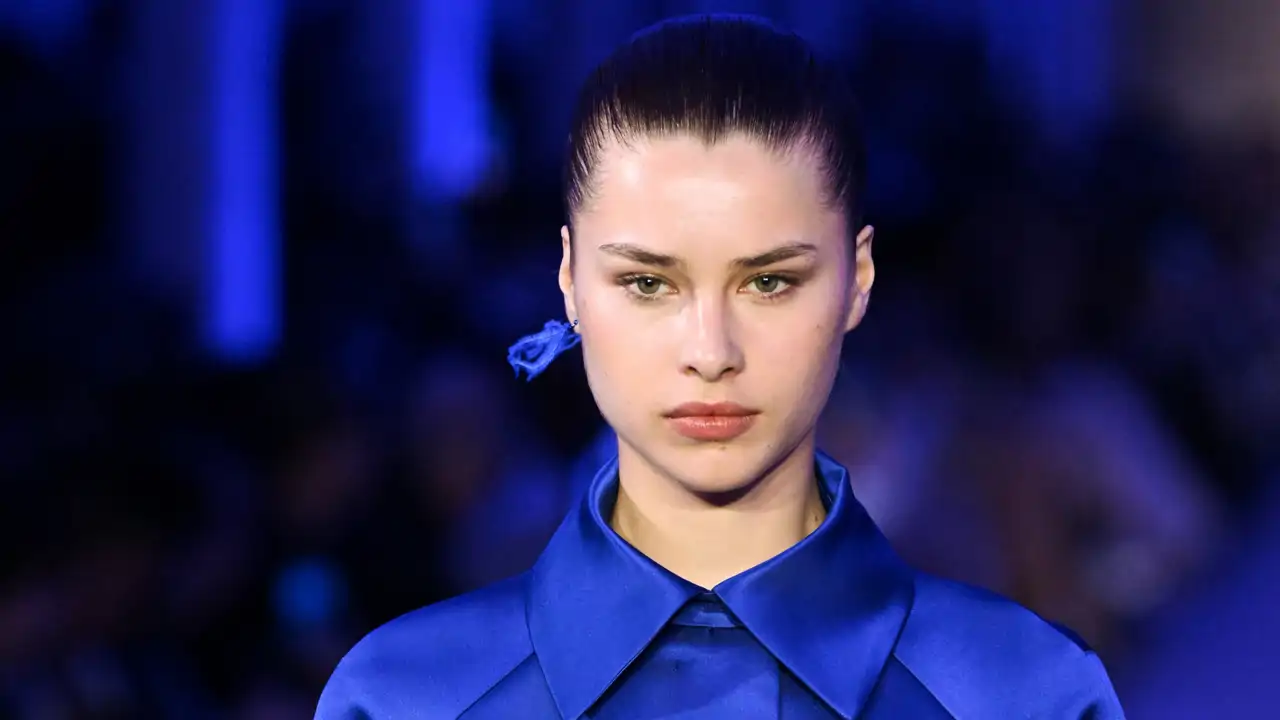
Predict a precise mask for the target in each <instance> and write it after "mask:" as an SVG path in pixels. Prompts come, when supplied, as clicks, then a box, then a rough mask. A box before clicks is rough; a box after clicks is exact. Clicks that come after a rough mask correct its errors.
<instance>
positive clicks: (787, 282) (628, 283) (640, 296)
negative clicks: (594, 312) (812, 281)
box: [617, 272, 800, 302]
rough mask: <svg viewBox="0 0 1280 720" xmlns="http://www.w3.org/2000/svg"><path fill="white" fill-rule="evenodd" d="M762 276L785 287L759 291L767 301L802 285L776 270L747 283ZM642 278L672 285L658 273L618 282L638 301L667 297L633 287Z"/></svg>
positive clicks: (792, 276)
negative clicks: (639, 290) (649, 293)
mask: <svg viewBox="0 0 1280 720" xmlns="http://www.w3.org/2000/svg"><path fill="white" fill-rule="evenodd" d="M762 278H772V279H774V280H777V281H779V282H781V283H782V284H783V287H782V288H781V289H780V290H776V291H774V292H771V293H759V292H758V293H756V296H757V297H759V298H760V299H761V300H764V301H765V302H777V301H778V300H781V299H782V298H784V297H786V296H787V295H790V294H791V292H792V291H793V290H795V289H796V288H798V287H800V278H797V277H795V276H794V275H788V274H786V273H776V272H773V273H761V274H759V275H756V276H754V277H752V278H751V279H749V280H747V282H746V285H751V284H754V283H756V282H758V281H759V280H761V279H762ZM641 280H653V281H655V282H659V283H662V284H663V285H666V286H668V287H670V285H671V284H670V283H668V282H667V281H666V280H663V279H662V278H660V277H658V276H657V275H650V274H647V273H629V274H627V275H622V276H619V277H618V279H617V283H618V285H619V286H620V287H622V288H623V289H624V290H626V292H627V294H628V295H630V296H631V298H632V299H634V300H636V301H638V302H657V301H659V300H661V299H662V298H664V297H666V294H665V293H654V294H652V295H647V294H645V293H641V292H637V291H636V290H634V289H632V286H633V285H635V284H636V283H638V282H640V281H641Z"/></svg>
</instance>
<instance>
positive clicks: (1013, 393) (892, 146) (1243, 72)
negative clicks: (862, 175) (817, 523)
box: [0, 0, 1280, 720]
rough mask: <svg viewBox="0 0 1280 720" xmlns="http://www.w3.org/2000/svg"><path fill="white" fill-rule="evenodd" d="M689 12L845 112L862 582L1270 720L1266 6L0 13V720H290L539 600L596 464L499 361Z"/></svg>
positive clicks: (688, 5) (578, 388)
mask: <svg viewBox="0 0 1280 720" xmlns="http://www.w3.org/2000/svg"><path fill="white" fill-rule="evenodd" d="M697 10H739V11H753V12H760V13H764V14H768V15H771V16H773V17H775V18H776V19H777V20H779V21H781V22H783V23H785V24H788V25H790V26H792V27H794V28H796V29H797V30H799V31H800V32H801V33H802V34H805V35H806V36H808V37H810V38H811V39H812V40H813V41H814V42H815V44H817V45H819V46H821V47H822V48H823V49H825V50H826V51H828V52H830V53H833V54H835V55H837V56H838V57H839V58H840V59H841V60H842V61H843V62H844V63H845V64H846V66H847V67H848V70H849V74H850V77H851V79H852V81H853V82H854V84H855V86H856V88H857V89H858V91H859V93H860V96H861V99H862V103H863V105H864V108H865V115H866V123H867V135H868V142H869V144H870V172H871V185H872V187H871V190H870V196H869V197H868V199H867V204H868V207H869V211H870V218H871V221H872V223H873V224H875V225H876V227H877V229H878V233H877V259H878V270H879V272H878V275H877V277H878V280H877V284H876V289H875V293H874V301H873V302H872V304H871V309H870V313H869V316H868V319H867V321H866V322H865V323H864V325H863V326H862V327H861V328H860V329H859V330H858V331H857V332H856V333H854V335H853V336H851V338H850V340H849V342H848V345H847V351H846V368H845V370H844V372H843V374H842V377H841V380H840V383H839V386H838V388H837V391H836V394H835V396H834V397H833V399H832V403H831V407H830V412H829V413H828V417H827V418H825V420H824V424H823V427H822V432H823V437H824V446H825V447H826V448H827V449H828V450H829V451H830V452H832V453H833V454H835V455H836V456H837V457H838V458H839V459H841V460H842V461H844V462H846V463H847V464H849V465H850V466H851V467H852V468H853V469H854V470H855V475H856V477H857V481H856V483H857V486H858V490H859V495H860V497H861V498H862V500H863V501H864V503H865V504H866V505H867V506H868V508H869V509H870V510H871V512H872V514H873V515H874V516H875V517H876V518H877V520H878V521H879V522H880V523H881V525H882V526H883V528H884V529H885V531H886V532H887V533H888V534H889V535H890V536H891V538H892V539H893V540H894V541H895V544H896V545H897V546H898V548H899V549H900V550H901V552H902V553H903V554H904V555H905V556H907V557H908V558H909V559H910V560H912V561H913V562H915V563H917V564H918V565H920V566H922V567H924V568H926V569H928V570H931V571H934V572H937V573H939V574H942V575H946V576H949V577H953V578H958V579H961V580H966V581H969V582H973V583H977V584H980V585H983V586H986V587H989V588H992V589H994V590H997V591H999V592H1002V593H1005V594H1007V595H1010V596H1012V597H1014V598H1015V599H1017V600H1019V601H1021V602H1023V603H1025V604H1027V605H1029V606H1031V607H1032V608H1033V609H1035V610H1037V611H1038V612H1040V613H1042V614H1043V615H1045V616H1046V617H1049V618H1051V619H1054V620H1058V621H1061V622H1065V623H1067V624H1068V625H1070V626H1072V627H1073V628H1075V629H1076V630H1077V631H1079V632H1080V633H1081V634H1082V635H1083V636H1084V637H1085V638H1086V639H1087V640H1088V641H1089V642H1090V643H1092V644H1093V645H1094V646H1095V647H1096V648H1097V649H1098V651H1099V652H1100V653H1101V654H1102V655H1103V657H1104V659H1105V660H1106V662H1107V664H1108V666H1109V668H1110V669H1111V672H1112V675H1113V677H1114V678H1115V680H1116V682H1117V685H1118V686H1119V688H1120V692H1121V697H1122V699H1123V700H1124V701H1125V703H1126V705H1127V706H1128V708H1129V711H1130V714H1131V716H1132V717H1134V718H1139V719H1141V718H1159V719H1160V720H1168V719H1169V718H1176V717H1188V718H1205V717H1211V716H1213V717H1233V718H1246V717H1268V715H1267V714H1266V713H1265V712H1264V708H1266V707H1267V706H1266V705H1265V704H1264V703H1265V700H1266V698H1267V696H1268V693H1270V692H1271V690H1272V689H1271V688H1269V687H1268V686H1267V683H1268V682H1269V678H1274V677H1275V667H1276V665H1277V663H1278V662H1280V657H1278V656H1277V655H1278V653H1277V651H1276V650H1275V649H1274V648H1275V647H1276V646H1278V645H1280V637H1278V636H1280V623H1277V621H1276V619H1275V618H1274V617H1272V615H1273V611H1272V608H1273V607H1274V606H1275V604H1276V602H1277V600H1280V538H1276V537H1275V535H1277V534H1280V531H1278V530H1277V529H1278V528H1280V523H1277V522H1276V521H1277V520H1280V503H1277V502H1276V501H1275V496H1276V490H1277V488H1275V479H1276V477H1277V470H1278V469H1280V467H1278V462H1277V461H1278V460H1280V452H1278V451H1280V447H1278V446H1277V444H1276V440H1277V438H1280V143H1277V138H1278V137H1280V132H1278V131H1280V84H1278V82H1277V77H1280V75H1277V74H1276V73H1275V72H1274V68H1276V67H1280V50H1278V49H1277V48H1280V45H1278V44H1277V43H1275V42H1274V38H1275V37H1278V36H1280V6H1278V5H1276V4H1275V3H1274V2H1263V1H1261V0H1231V1H1230V2H1210V1H1209V0H1176V1H1169V2H1155V1H1154V0H1147V1H1146V2H1137V1H1136V0H1129V1H1126V0H1057V1H1055V0H986V1H984V2H978V1H977V0H963V1H960V0H957V1H955V2H947V3H925V2H907V1H906V0H895V1H893V2H890V1H889V0H881V1H870V0H867V1H861V2H842V1H841V0H810V1H809V2H803V3H798V2H769V1H767V0H758V1H757V2H740V3H730V2H688V1H686V2H676V1H675V0H668V1H667V2H658V1H654V0H645V1H637V2H632V3H625V2H611V3H610V2H602V3H594V2H588V1H587V0H469V2H468V3H465V4H464V3H458V2H454V1H453V0H378V1H377V2H361V1H359V0H190V1H187V2H173V1H172V0H0V278H2V280H0V533H3V537H2V538H0V543H2V544H0V548H3V550H2V551H0V717H13V718H20V719H22V720H28V719H31V720H35V719H40V720H44V719H46V718H47V719H62V718H69V719H77V720H78V719H80V718H92V719H94V720H98V719H102V718H111V719H115V718H223V717H226V718H246V719H263V720H267V719H272V720H274V719H277V718H278V719H281V720H284V719H286V718H308V717H310V713H311V711H312V708H313V707H314V702H315V699H316V697H317V696H318V693H319V690H320V688H321V687H322V685H323V683H324V681H325V679H326V678H327V676H328V673H329V672H330V671H331V670H332V668H333V666H334V665H335V664H336V662H337V661H338V659H339V658H340V657H341V655H342V653H343V652H344V651H345V650H346V649H347V648H349V647H350V645H351V644H352V643H354V642H355V641H356V640H357V639H358V638H359V637H361V636H362V635H363V634H365V633H366V632H368V631H369V630H371V629H373V628H374V627H375V626H377V625H378V624H380V623H382V622H385V621H386V620H389V619H391V618H392V617H394V616H396V615H398V614H401V613H403V612H406V611H408V610H410V609H413V608H415V607H418V606H421V605H424V604H427V603H429V602H432V601H435V600H438V599H441V598H443V597H446V596H449V595H452V594H455V593H458V592H461V591H465V590H467V589H470V588H474V587H476V586H478V585H480V584H483V583H486V582H488V581H490V580H493V579H496V578H499V577H502V576H505V575H507V574H510V573H514V572H518V571H520V570H522V569H523V568H525V567H526V566H527V565H528V564H529V563H530V562H532V560H533V558H534V557H536V555H537V553H538V552H539V551H540V549H541V545H542V543H543V542H544V541H545V539H546V538H547V537H548V535H549V534H550V532H551V531H552V530H553V529H554V527H555V526H556V524H557V523H558V521H559V519H560V517H561V515H562V514H563V513H564V512H565V510H566V509H567V507H568V506H569V504H570V503H571V502H572V499H573V497H574V496H575V494H576V493H577V492H578V490H579V489H580V488H581V486H582V483H583V482H584V476H589V475H590V473H591V472H592V470H594V466H595V465H596V464H597V463H598V458H599V457H600V455H601V453H602V449H603V451H607V447H608V443H609V441H610V438H609V437H608V435H607V434H602V428H601V421H600V419H599V417H598V415H597V414H596V411H595V408H594V405H593V404H592V402H591V398H590V395H589V393H588V391H587V388H586V385H585V383H584V382H583V377H582V372H581V366H580V362H579V361H578V359H577V356H576V354H571V355H569V356H568V357H566V358H565V359H562V360H561V361H559V362H558V363H557V364H555V365H554V366H553V367H552V369H551V370H549V371H548V372H547V373H546V374H545V375H544V376H542V377H540V378H539V379H538V381H537V382H534V383H532V384H527V385H526V384H525V383H523V382H522V381H516V380H514V379H513V378H512V373H511V370H510V368H508V367H507V366H506V364H505V349H506V347H507V345H508V344H510V343H511V342H512V341H514V340H515V339H516V338H518V337H519V336H520V335H522V334H524V333H527V332H532V331H534V330H536V329H538V328H539V327H540V326H541V324H542V323H543V321H545V320H546V319H548V318H553V317H559V316H560V315H561V314H562V312H563V308H562V305H561V300H560V298H559V295H558V292H557V289H556V285H555V272H556V269H557V265H558V261H559V245H560V244H559V238H558V228H559V225H560V222H561V215H560V207H559V198H558V196H557V187H558V172H559V170H558V165H557V163H558V160H559V153H560V151H561V148H562V141H563V138H564V137H565V132H566V129H567V120H568V118H567V114H568V111H569V108H570V103H571V100H572V98H573V95H574V93H575V92H576V85H577V83H578V81H579V80H580V78H581V77H582V75H583V74H584V73H585V72H586V70H587V69H588V68H589V67H590V66H591V65H592V64H593V63H594V62H595V61H597V60H599V59H600V58H601V57H602V55H603V54H604V53H605V52H607V51H608V49H609V48H611V47H612V46H613V45H615V44H616V43H618V42H620V41H622V40H623V39H625V38H626V37H627V35H628V34H629V33H630V32H631V31H633V30H635V29H637V28H639V27H641V26H642V25H644V24H647V23H649V22H652V21H654V20H657V19H659V18H660V17H663V16H665V15H669V14H673V13H680V12H690V11H697ZM424 651H429V648H424ZM1233 703H1234V704H1233Z"/></svg>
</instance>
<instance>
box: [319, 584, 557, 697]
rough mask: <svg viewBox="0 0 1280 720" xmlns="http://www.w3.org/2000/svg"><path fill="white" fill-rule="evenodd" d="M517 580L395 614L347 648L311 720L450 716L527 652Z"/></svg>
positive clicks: (522, 591)
mask: <svg viewBox="0 0 1280 720" xmlns="http://www.w3.org/2000/svg"><path fill="white" fill-rule="evenodd" d="M526 581H527V575H519V576H516V577H514V578H511V579H509V580H504V581H502V582H500V583H497V584H495V585H491V586H489V587H486V588H483V589H481V590H477V591H475V592H472V593H468V594H466V595H461V596H459V597H456V598H453V599H451V600H446V601H444V602H441V603H437V604H435V605H429V606H427V607H424V608H422V609H419V610H415V611H413V612H411V613H408V614H407V615H403V616H401V617H399V618H397V619H395V620H392V621H391V622H389V623H387V624H385V625H383V626H382V627H379V628H378V629H376V630H374V631H373V632H371V633H369V634H368V635H367V636H365V638H364V639H363V640H361V641H360V642H359V643H357V644H356V645H355V647H353V648H352V649H351V650H350V652H348V653H347V655H346V657H344V658H343V659H342V662H340V663H339V664H338V667H337V669H335V670H334V671H333V675H332V676H331V677H330V678H329V682H328V684H326V685H325V689H324V692H323V693H322V694H321V696H320V703H319V706H318V708H317V710H316V719H317V720H363V719H365V718H379V719H381V718H393V717H401V715H398V714H397V713H396V712H395V710H394V708H406V707H408V708H414V713H417V714H411V715H409V716H408V717H414V718H423V717H455V716H457V715H458V714H460V713H461V712H462V711H463V710H465V709H466V708H467V707H468V706H470V705H471V704H472V703H473V702H475V701H476V700H477V699H479V698H480V697H481V696H482V695H484V693H485V692H487V691H488V690H489V689H490V688H492V687H493V686H494V685H495V684H497V683H498V682H499V681H500V680H502V678H503V677H505V676H506V675H507V674H508V673H510V672H511V671H512V670H513V669H514V668H515V667H516V666H518V665H519V664H520V663H521V662H522V661H524V660H525V659H526V658H527V657H528V656H529V654H530V653H531V652H532V645H531V644H530V642H529V633H528V630H527V626H526V623H525V583H526Z"/></svg>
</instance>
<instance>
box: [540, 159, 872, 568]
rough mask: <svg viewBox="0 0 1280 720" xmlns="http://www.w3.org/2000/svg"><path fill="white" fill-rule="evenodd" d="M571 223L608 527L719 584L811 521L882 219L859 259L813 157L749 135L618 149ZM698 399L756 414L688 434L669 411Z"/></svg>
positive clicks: (815, 518)
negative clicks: (696, 436)
mask: <svg viewBox="0 0 1280 720" xmlns="http://www.w3.org/2000/svg"><path fill="white" fill-rule="evenodd" d="M572 220H573V225H574V237H573V238H572V239H571V238H570V237H569V231H568V229H567V228H565V229H562V231H561V240H562V245H563V248H564V257H563V260H562V263H561V267H560V272H559V281H560V288H561V290H562V291H563V293H564V299H565V309H566V311H567V313H568V316H569V317H570V318H576V319H578V320H579V326H578V332H580V333H581V335H582V347H583V356H584V359H585V365H586V371H587V378H588V382H589V383H590V386H591V391H592V393H593V395H594V396H595V400H596V403H597V405H598V406H599V408H600V411H601V413H602V414H603V415H604V418H605V420H606V421H607V422H608V423H609V424H610V426H612V427H613V429H614V430H615V431H616V432H617V435H618V438H619V478H620V491H619V498H618V503H617V506H616V507H615V510H614V515H613V518H612V523H613V526H614V528H615V529H616V530H617V531H618V532H619V534H620V535H622V536H623V537H624V538H625V539H627V540H628V541H629V542H631V543H632V544H633V545H635V546H636V547H637V549H639V550H641V551H642V552H644V553H645V554H646V555H648V556H649V557H651V558H652V559H654V560H655V561H656V562H658V563H659V564H661V565H663V566H665V567H667V568H668V569H669V570H671V571H672V572H674V573H676V574H677V575H681V576H683V577H685V578H686V579H688V580H691V581H693V582H695V583H698V584H700V585H702V586H703V587H708V588H710V587H714V585H715V584H717V583H718V582H719V581H721V580H723V579H725V578H727V577H731V576H732V575H735V574H737V573H739V572H741V571H743V570H746V569H748V568H750V567H752V566H754V565H756V564H758V563H760V562H763V561H764V560H767V559H768V558H770V557H772V556H773V555H776V554H778V553H780V552H782V551H783V550H785V549H786V548H787V547H789V546H791V545H792V544H794V543H795V542H798V541H799V540H800V539H802V538H803V537H804V536H805V535H807V534H808V533H809V532H812V531H813V530H814V529H815V528H816V527H817V526H818V524H819V523H820V522H821V520H822V518H823V515H824V512H823V508H822V503H821V501H820V499H819V498H818V496H817V487H816V483H815V482H814V481H813V453H814V426H815V424H816V422H817V419H818V416H819V414H820V413H821V412H822V409H823V406H824V405H825V404H826V402H827V397H828V395H829V394H830V391H831V387H832V384H833V382H834V380H835V375H836V370H837V366H838V364H839V359H840V348H841V341H842V339H843V336H844V334H845V333H846V332H848V331H850V330H852V329H853V328H854V327H855V326H856V325H857V324H858V323H859V321H860V320H861V319H862V316H863V313H864V312H865V311H866V307H867V300H868V293H869V291H870V289H871V284H872V280H873V279H874V266H873V264H872V260H871V240H872V235H873V231H872V229H871V228H870V227H866V228H863V229H862V231H861V232H860V233H859V234H858V237H857V240H856V243H855V246H854V248H853V251H852V252H851V251H850V246H849V240H848V237H849V234H848V230H847V226H846V219H845V216H844V213H842V212H841V211H840V210H838V209H835V208H833V207H832V205H831V203H829V202H827V193H826V188H825V185H824V178H823V175H822V173H821V172H820V164H819V162H818V160H817V158H816V157H814V156H813V155H812V154H811V153H810V152H808V151H807V150H806V149H805V148H804V147H803V146H798V147H795V148H791V149H789V150H786V151H783V152H779V151H773V150H770V149H768V148H766V147H765V146H763V145H761V144H759V143H758V142H756V141H754V140H752V139H750V138H747V137H745V136H731V137H729V138H726V139H724V140H723V141H721V142H718V143H716V144H713V145H707V144H704V143H703V142H702V141H700V140H698V139H696V138H692V137H685V136H679V135H677V136H674V137H663V138H641V139H638V140H634V141H629V142H627V143H625V144H623V143H618V142H614V143H611V144H610V145H608V146H606V147H605V148H604V150H603V152H602V153H601V157H600V162H599V165H598V166H597V168H596V169H595V172H594V173H593V175H592V177H591V187H590V188H589V192H588V199H587V201H586V203H585V204H584V206H583V207H582V208H580V209H579V211H578V212H577V213H576V214H575V215H574V217H573V218H572ZM799 246H803V247H799ZM787 247H791V248H792V250H793V252H792V254H793V255H794V256H793V257H789V258H785V259H776V260H775V261H772V262H767V263H762V264H758V265H756V266H752V267H746V266H744V265H743V264H742V263H740V262H735V261H737V260H739V259H741V258H748V257H759V256H761V255H763V254H765V253H769V252H771V251H775V250H778V249H780V248H787ZM797 248H799V249H797ZM636 250H640V251H644V252H647V253H650V254H656V255H662V256H668V257H669V258H672V260H671V261H670V262H669V263H665V264H664V263H661V262H654V261H650V260H646V259H645V258H638V257H636V255H637V253H636V252H634V251H636ZM628 255H630V257H628ZM690 401H695V402H734V403H738V404H740V405H744V406H746V407H749V408H752V409H754V410H757V411H758V412H759V414H758V415H757V416H756V418H755V422H754V423H753V425H752V426H751V428H750V429H749V430H748V431H747V432H746V433H745V434H743V435H741V436H739V437H737V438H735V439H732V440H729V441H723V442H721V441H716V442H708V441H694V440H690V439H687V438H685V437H683V436H681V435H679V434H677V433H676V432H675V431H674V429H673V428H672V423H671V421H670V420H668V419H667V418H665V417H664V413H667V412H669V411H670V410H672V409H673V408H675V407H676V406H678V405H680V404H681V403H685V402H690Z"/></svg>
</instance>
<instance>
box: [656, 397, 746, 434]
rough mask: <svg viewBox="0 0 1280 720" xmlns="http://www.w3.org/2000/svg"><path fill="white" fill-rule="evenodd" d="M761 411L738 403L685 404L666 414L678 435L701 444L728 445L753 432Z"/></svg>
mask: <svg viewBox="0 0 1280 720" xmlns="http://www.w3.org/2000/svg"><path fill="white" fill-rule="evenodd" d="M759 414H760V411H758V410H752V409H751V408H747V407H743V406H741V405H738V404H736V403H685V404H683V405H680V406H678V407H676V408H675V409H674V410H671V411H670V412H668V413H666V414H665V417H666V418H667V421H668V422H670V423H671V427H672V429H673V430H675V431H676V433H677V434H679V435H682V436H684V437H686V438H688V439H690V440H698V441H702V442H725V441H728V440H732V439H734V438H736V437H738V436H740V435H742V434H743V433H745V432H747V431H748V430H750V429H751V426H752V425H754V424H755V420H756V416H757V415H759Z"/></svg>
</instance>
